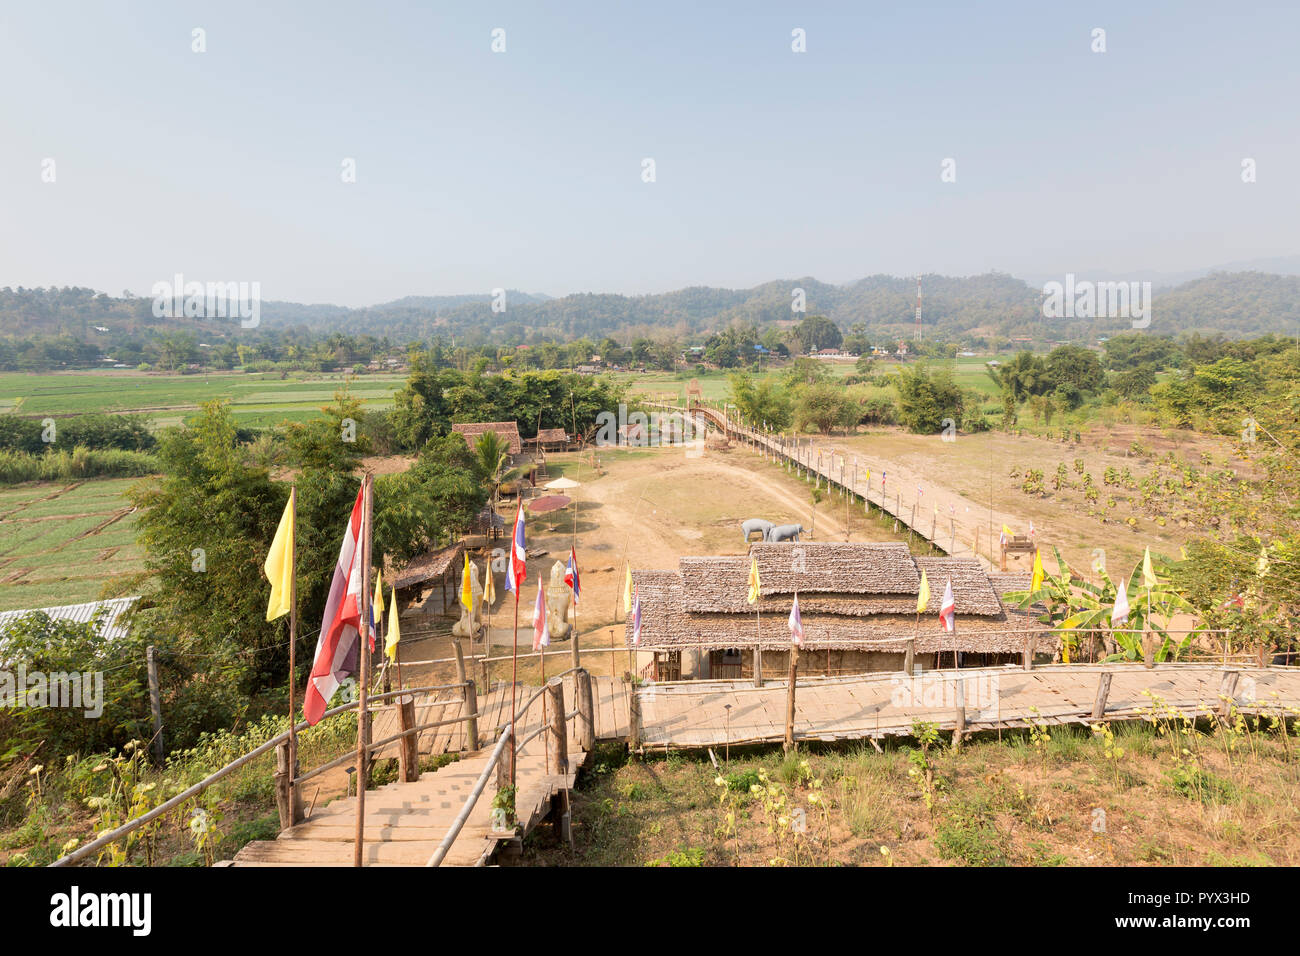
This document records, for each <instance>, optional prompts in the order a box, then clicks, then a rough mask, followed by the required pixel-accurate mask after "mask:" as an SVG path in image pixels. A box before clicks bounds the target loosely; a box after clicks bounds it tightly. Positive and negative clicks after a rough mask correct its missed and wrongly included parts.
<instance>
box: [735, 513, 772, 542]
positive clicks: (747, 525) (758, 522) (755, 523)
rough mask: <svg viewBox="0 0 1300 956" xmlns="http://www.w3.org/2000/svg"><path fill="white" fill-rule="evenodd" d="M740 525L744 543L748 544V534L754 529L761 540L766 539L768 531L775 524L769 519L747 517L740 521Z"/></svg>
mask: <svg viewBox="0 0 1300 956" xmlns="http://www.w3.org/2000/svg"><path fill="white" fill-rule="evenodd" d="M740 527H741V528H743V529H744V532H745V543H746V544H749V536H750V535H751V534H753V533H754V532H755V531H757V532H758V534H759V537H760V539H761V540H763V541H766V540H767V536H768V533H769V532H770V531H771V530H772V529H773V528H774V527H776V526H775V525H774V524H772V522H770V521H764V520H763V519H762V518H748V519H746V520H744V521H742V522H741V523H740Z"/></svg>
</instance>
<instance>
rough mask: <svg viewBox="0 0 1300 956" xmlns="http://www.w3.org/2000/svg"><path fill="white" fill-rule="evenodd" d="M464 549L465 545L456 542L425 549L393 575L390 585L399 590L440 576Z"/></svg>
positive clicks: (457, 558)
mask: <svg viewBox="0 0 1300 956" xmlns="http://www.w3.org/2000/svg"><path fill="white" fill-rule="evenodd" d="M464 550H465V545H464V544H461V543H460V542H457V543H456V544H453V545H452V546H451V547H449V548H440V549H439V550H437V551H426V552H425V553H424V554H422V555H420V556H419V557H418V558H414V559H412V560H411V562H410V563H409V564H407V566H406V567H404V568H402V570H401V571H400V572H399V573H397V574H395V575H393V579H392V586H393V587H395V588H397V589H398V590H401V589H402V588H409V587H414V586H415V585H417V584H423V583H424V582H425V581H432V580H434V579H436V578H440V577H442V576H443V575H444V574H446V573H447V571H448V570H450V569H451V567H452V565H453V564H454V563H455V562H456V561H458V560H460V556H461V553H462V552H463V551H464Z"/></svg>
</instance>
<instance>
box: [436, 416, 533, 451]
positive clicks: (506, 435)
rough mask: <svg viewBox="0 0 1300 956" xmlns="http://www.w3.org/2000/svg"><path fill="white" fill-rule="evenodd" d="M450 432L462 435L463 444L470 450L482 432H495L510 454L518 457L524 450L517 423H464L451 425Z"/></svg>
mask: <svg viewBox="0 0 1300 956" xmlns="http://www.w3.org/2000/svg"><path fill="white" fill-rule="evenodd" d="M451 430H452V431H453V432H455V433H456V434H457V435H464V436H465V444H467V445H469V447H470V448H471V449H472V448H473V447H474V443H475V442H476V441H478V436H479V435H482V434H483V433H484V432H496V433H497V434H498V435H500V436H501V438H502V439H503V440H504V441H505V443H506V444H507V445H508V446H509V447H510V454H512V455H519V454H522V453H523V450H524V444H523V441H522V440H521V439H520V437H519V424H518V422H464V423H462V424H460V425H452V426H451Z"/></svg>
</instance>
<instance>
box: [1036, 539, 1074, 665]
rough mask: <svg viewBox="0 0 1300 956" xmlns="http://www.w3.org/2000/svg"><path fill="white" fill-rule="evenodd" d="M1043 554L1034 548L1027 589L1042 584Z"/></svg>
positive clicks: (1039, 586)
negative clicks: (1030, 576) (1032, 571)
mask: <svg viewBox="0 0 1300 956" xmlns="http://www.w3.org/2000/svg"><path fill="white" fill-rule="evenodd" d="M1043 577H1044V574H1043V554H1042V552H1041V551H1039V550H1038V549H1037V548H1035V549H1034V575H1033V577H1032V578H1030V580H1029V590H1030V591H1037V590H1038V589H1039V588H1041V587H1042V586H1043ZM1067 663H1068V662H1067Z"/></svg>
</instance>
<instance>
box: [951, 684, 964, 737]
mask: <svg viewBox="0 0 1300 956" xmlns="http://www.w3.org/2000/svg"><path fill="white" fill-rule="evenodd" d="M955 688H956V697H957V713H956V715H955V717H954V724H953V728H952V749H953V750H961V738H962V735H963V734H965V733H966V682H965V681H964V680H961V679H960V678H958V680H957V681H956V683H955Z"/></svg>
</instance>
